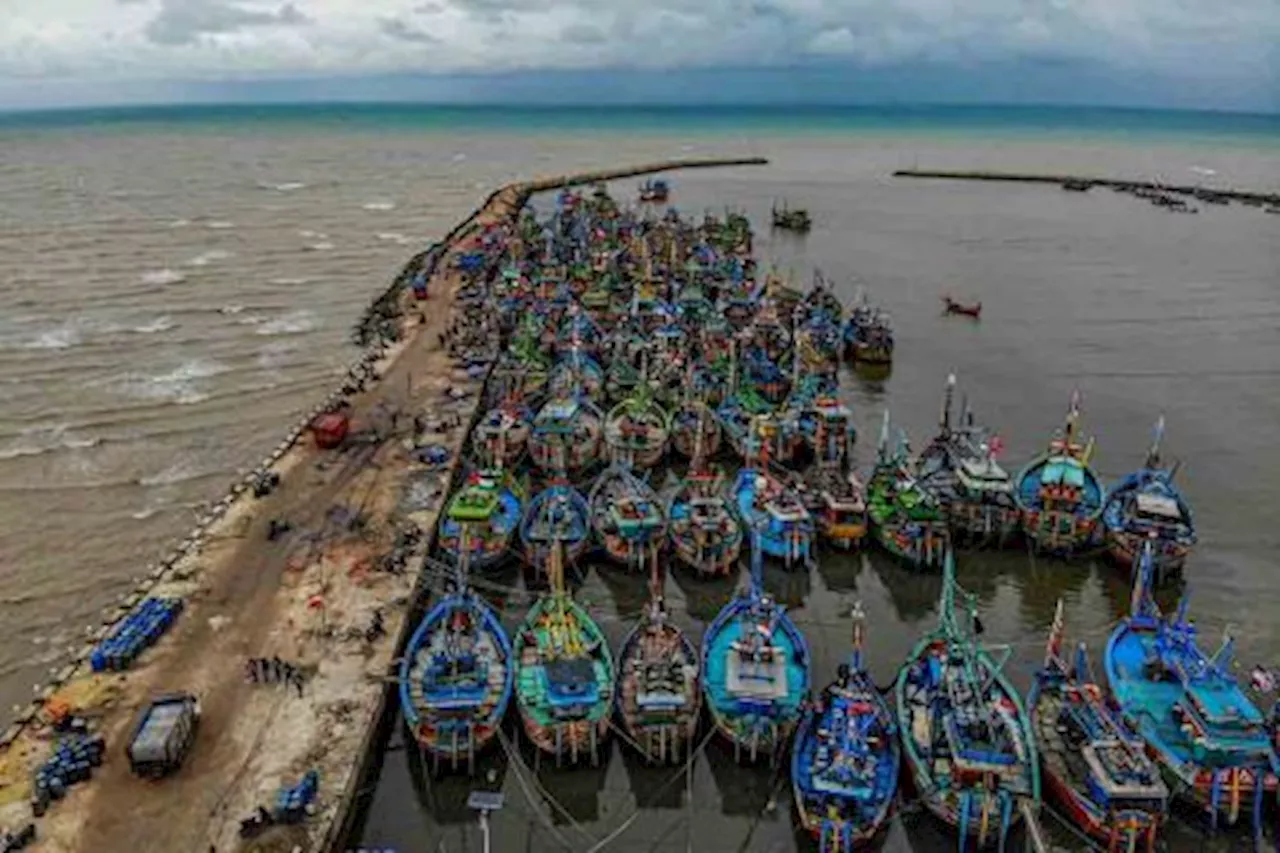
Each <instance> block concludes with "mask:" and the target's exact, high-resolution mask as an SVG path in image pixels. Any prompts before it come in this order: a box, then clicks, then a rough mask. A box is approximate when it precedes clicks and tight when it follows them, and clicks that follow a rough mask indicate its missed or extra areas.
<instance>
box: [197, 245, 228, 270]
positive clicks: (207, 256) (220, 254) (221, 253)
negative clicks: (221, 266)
mask: <svg viewBox="0 0 1280 853" xmlns="http://www.w3.org/2000/svg"><path fill="white" fill-rule="evenodd" d="M229 257H231V252H228V251H227V250H226V249H210V250H209V251H207V252H201V253H200V254H198V255H196V256H195V257H194V258H192V259H191V260H189V261H187V266H189V267H207V266H209V264H211V263H213V262H214V261H225V260H226V259H227V258H229Z"/></svg>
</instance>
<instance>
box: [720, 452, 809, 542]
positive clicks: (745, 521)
mask: <svg viewBox="0 0 1280 853" xmlns="http://www.w3.org/2000/svg"><path fill="white" fill-rule="evenodd" d="M762 487H763V489H762ZM731 488H732V495H731V497H732V501H733V506H734V509H735V511H736V512H737V513H738V516H739V518H740V519H741V520H742V526H743V528H744V529H746V530H751V531H759V534H760V546H761V548H762V549H763V551H764V553H766V554H768V555H769V556H771V557H774V558H776V559H779V560H782V561H783V562H784V563H786V565H787V566H788V567H790V566H792V565H796V564H799V565H809V564H810V563H811V562H812V561H813V537H814V532H815V528H814V523H813V517H812V516H811V515H809V511H808V510H807V509H805V507H804V505H803V504H802V503H801V502H800V500H799V498H798V497H797V496H796V495H795V492H794V491H793V490H792V489H790V488H788V487H787V486H785V485H784V484H783V483H781V482H780V481H779V480H778V479H777V478H776V477H774V476H773V475H772V474H770V473H768V472H766V471H761V470H759V469H756V468H743V469H742V470H740V471H739V472H738V477H737V479H736V480H735V481H734V484H733V486H732V487H731Z"/></svg>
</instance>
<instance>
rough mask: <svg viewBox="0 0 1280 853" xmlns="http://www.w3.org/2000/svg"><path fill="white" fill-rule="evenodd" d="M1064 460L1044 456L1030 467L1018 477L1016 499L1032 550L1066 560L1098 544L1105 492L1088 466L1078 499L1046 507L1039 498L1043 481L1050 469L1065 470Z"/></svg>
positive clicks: (1081, 469)
mask: <svg viewBox="0 0 1280 853" xmlns="http://www.w3.org/2000/svg"><path fill="white" fill-rule="evenodd" d="M1062 459H1063V457H1060V456H1056V457H1050V456H1049V455H1047V454H1045V455H1041V456H1039V457H1037V458H1036V459H1035V460H1033V461H1032V462H1031V463H1030V464H1029V465H1027V467H1026V468H1024V469H1023V470H1022V473H1021V474H1019V475H1018V478H1017V488H1016V489H1015V499H1016V500H1017V503H1018V509H1019V512H1020V514H1021V515H1022V532H1023V534H1025V535H1026V537H1027V539H1028V540H1029V541H1030V542H1031V545H1032V547H1033V548H1034V549H1035V550H1037V551H1040V552H1044V553H1048V554H1053V555H1057V556H1063V557H1067V556H1071V555H1073V554H1076V553H1079V552H1080V551H1083V550H1085V549H1087V548H1089V547H1090V546H1092V545H1093V544H1094V543H1095V542H1096V541H1097V535H1098V532H1099V530H1098V527H1099V519H1100V517H1101V515H1102V500H1103V489H1102V483H1101V482H1100V481H1099V480H1098V477H1097V475H1096V474H1094V473H1093V470H1092V469H1091V468H1089V467H1088V466H1087V465H1079V466H1078V468H1079V474H1080V476H1081V482H1080V485H1079V489H1078V492H1077V495H1076V498H1075V499H1074V500H1070V501H1068V500H1065V499H1064V500H1059V501H1056V502H1055V503H1054V505H1053V506H1046V505H1045V503H1044V499H1043V498H1042V496H1041V494H1040V490H1041V482H1042V477H1043V476H1044V474H1045V471H1046V468H1047V467H1049V466H1054V465H1057V466H1058V467H1060V468H1062V467H1064V465H1063V463H1062Z"/></svg>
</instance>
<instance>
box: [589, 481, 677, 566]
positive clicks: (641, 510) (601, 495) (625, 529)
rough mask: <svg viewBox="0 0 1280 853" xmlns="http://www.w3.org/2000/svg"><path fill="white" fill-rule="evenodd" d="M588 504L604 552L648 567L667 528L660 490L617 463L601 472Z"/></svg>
mask: <svg viewBox="0 0 1280 853" xmlns="http://www.w3.org/2000/svg"><path fill="white" fill-rule="evenodd" d="M588 505H589V506H590V509H591V527H592V530H593V531H594V532H595V534H596V538H597V539H598V540H599V541H600V544H601V545H602V546H604V549H605V552H606V553H608V555H609V556H610V557H612V558H614V559H615V560H617V561H618V562H620V563H622V564H623V565H626V566H628V567H630V568H633V569H641V570H643V569H645V568H647V567H648V565H649V562H650V560H652V559H653V557H654V556H655V555H656V554H657V550H658V549H659V548H661V547H662V540H663V537H664V536H666V532H667V516H666V512H665V511H664V508H663V506H662V501H661V499H659V497H658V495H657V493H656V492H654V491H653V489H652V488H650V487H649V485H648V484H647V483H645V482H644V481H643V480H641V479H640V478H639V477H636V476H635V475H634V474H632V473H631V471H630V470H629V469H627V468H625V467H620V466H614V467H611V468H609V469H608V470H606V471H605V472H604V473H603V474H601V475H600V479H599V480H597V481H596V484H595V486H593V487H592V489H591V495H590V497H589V498H588Z"/></svg>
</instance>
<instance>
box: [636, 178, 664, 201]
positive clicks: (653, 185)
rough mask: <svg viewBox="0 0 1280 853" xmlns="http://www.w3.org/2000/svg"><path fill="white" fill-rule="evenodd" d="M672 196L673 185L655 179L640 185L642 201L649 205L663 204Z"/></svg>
mask: <svg viewBox="0 0 1280 853" xmlns="http://www.w3.org/2000/svg"><path fill="white" fill-rule="evenodd" d="M670 194H671V185H670V184H668V183H667V182H666V181H664V180H662V179H660V178H655V179H654V180H651V181H645V182H644V183H643V184H641V185H640V201H641V202H644V203H647V204H662V203H663V202H665V201H666V200H667V197H668V196H669V195H670Z"/></svg>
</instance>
